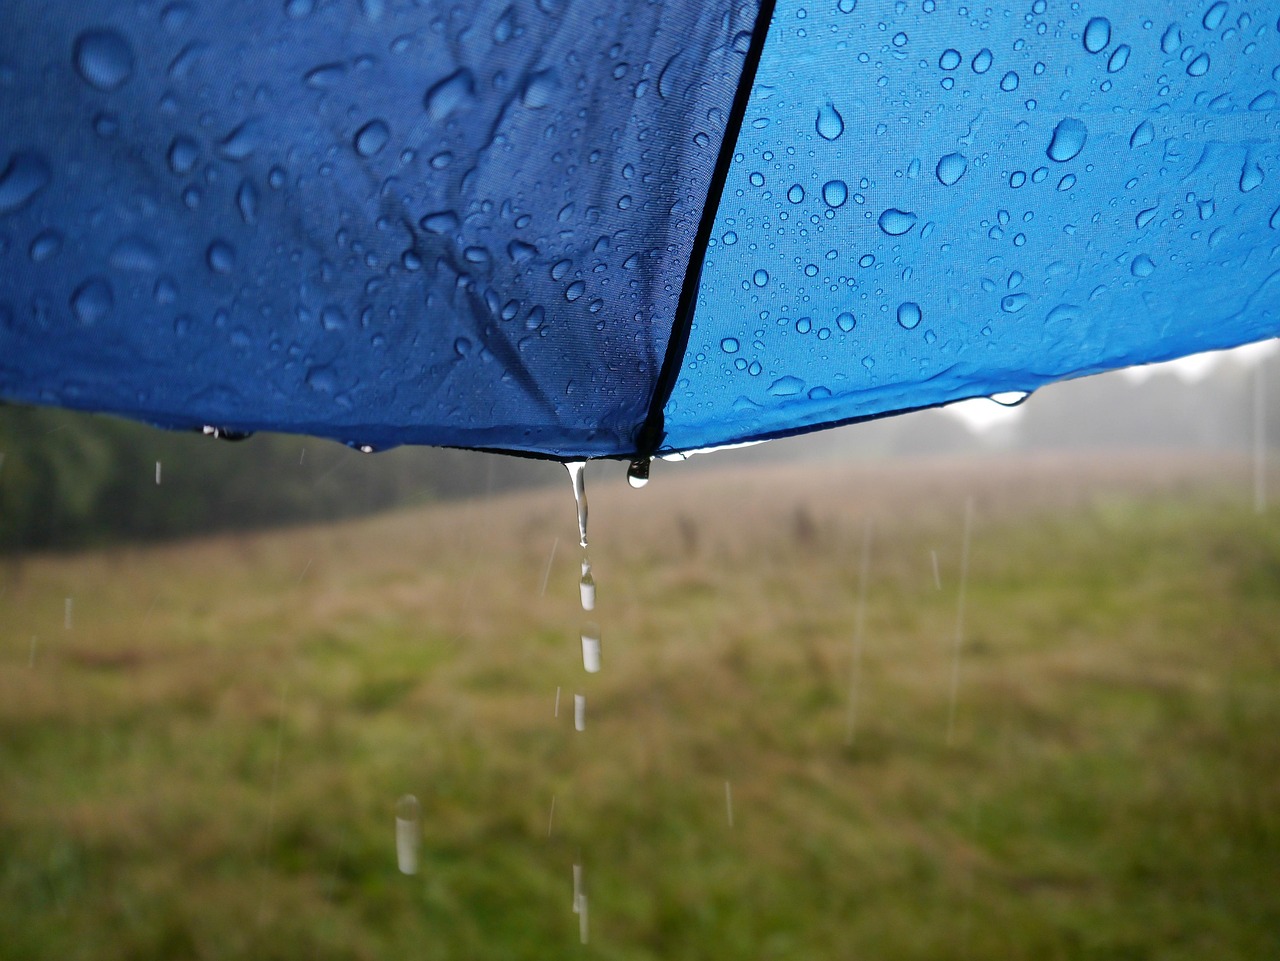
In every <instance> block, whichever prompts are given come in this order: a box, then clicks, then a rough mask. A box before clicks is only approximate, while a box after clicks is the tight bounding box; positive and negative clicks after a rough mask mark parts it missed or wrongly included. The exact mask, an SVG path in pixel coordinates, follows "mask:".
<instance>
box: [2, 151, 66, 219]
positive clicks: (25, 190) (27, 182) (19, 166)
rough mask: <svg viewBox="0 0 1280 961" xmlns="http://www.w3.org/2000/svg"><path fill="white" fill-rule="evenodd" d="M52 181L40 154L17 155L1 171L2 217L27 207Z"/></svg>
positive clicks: (25, 153)
mask: <svg viewBox="0 0 1280 961" xmlns="http://www.w3.org/2000/svg"><path fill="white" fill-rule="evenodd" d="M52 179H53V177H52V174H51V173H50V171H49V165H48V164H47V163H45V161H44V158H43V157H41V156H40V155H39V154H34V153H27V152H19V153H15V154H14V155H13V156H12V157H11V158H10V159H9V163H8V164H7V165H6V166H5V168H4V170H3V171H0V217H2V216H4V215H5V214H11V213H13V212H14V211H15V210H18V209H20V208H21V207H24V206H26V204H28V203H29V202H30V201H31V200H32V198H34V197H35V195H36V194H38V193H39V192H40V191H42V190H44V188H45V187H47V186H49V182H50V181H51V180H52Z"/></svg>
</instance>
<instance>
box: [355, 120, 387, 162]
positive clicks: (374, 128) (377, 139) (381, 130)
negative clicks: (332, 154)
mask: <svg viewBox="0 0 1280 961" xmlns="http://www.w3.org/2000/svg"><path fill="white" fill-rule="evenodd" d="M390 139H391V128H390V127H388V126H387V125H386V123H385V122H384V121H382V120H370V121H369V122H368V123H367V124H365V125H364V126H363V127H361V128H360V129H359V130H357V131H356V135H355V139H354V140H353V144H354V146H355V148H356V153H358V154H359V155H360V156H361V157H373V156H376V155H377V154H378V153H379V152H380V151H381V150H382V148H383V147H385V146H386V145H387V141H388V140H390Z"/></svg>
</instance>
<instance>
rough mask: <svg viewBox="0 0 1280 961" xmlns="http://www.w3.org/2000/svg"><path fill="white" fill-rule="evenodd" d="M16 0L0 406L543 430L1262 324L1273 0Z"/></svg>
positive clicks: (1177, 343) (1002, 388) (506, 438)
mask: <svg viewBox="0 0 1280 961" xmlns="http://www.w3.org/2000/svg"><path fill="white" fill-rule="evenodd" d="M763 9H764V12H763V14H760V13H759V11H760V8H759V7H758V6H757V5H756V4H754V3H732V4H730V3H694V2H683V3H670V4H661V3H655V2H635V0H629V2H616V3H607V4H606V3H587V2H581V0H538V2H499V3H488V2H483V0H477V2H472V3H469V4H462V5H454V4H444V3H432V2H416V3H414V2H408V0H363V2H361V0H329V2H325V0H288V2H258V0H254V2H235V0H222V2H209V3H194V2H192V3H186V2H171V3H159V2H146V0H143V2H139V3H128V4H126V3H118V2H107V0H97V2H77V3H71V2H65V0H63V2H43V3H36V2H34V0H10V2H9V3H8V4H6V6H5V9H4V29H3V31H0V120H2V121H3V123H2V124H0V397H3V398H5V399H7V400H10V401H16V402H29V403H40V404H56V405H62V406H67V407H75V408H82V409H91V410H104V411H110V412H114V413H119V414H124V415H127V416H131V417H136V418H139V419H143V420H147V421H149V422H152V423H158V424H162V425H164V426H171V427H200V426H203V425H211V426H214V427H217V428H220V429H232V430H237V431H249V430H280V431H291V432H300V433H309V434H316V435H320V436H326V437H331V438H335V439H338V440H343V441H348V442H352V443H356V444H361V445H369V446H372V447H385V446H391V445H394V444H402V443H419V444H437V445H449V446H462V447H477V448H487V449H501V450H510V451H515V452H524V453H533V454H540V455H545V456H551V457H557V458H562V459H573V458H580V457H586V456H622V457H626V456H632V455H633V454H635V453H637V452H639V453H642V454H648V453H652V452H654V451H655V450H656V449H659V448H661V449H674V450H687V449H694V448H700V447H706V446H714V445H720V444H726V443H733V442H737V441H742V440H749V439H759V438H764V437H770V436H779V435H782V434H788V433H794V432H797V431H801V430H807V429H812V428H816V427H821V426H827V425H831V424H835V423H841V422H845V421H849V420H855V419H861V418H866V417H874V416H880V415H883V414H886V413H893V412H897V411H902V410H908V409H915V408H919V407H924V406H931V405H936V404H941V403H946V402H949V401H952V400H957V399H960V398H964V397H971V396H978V395H989V394H994V393H1000V392H1006V391H1028V390H1032V389H1034V388H1035V387H1037V386H1039V385H1040V384H1043V383H1046V382H1049V381H1052V380H1057V379H1061V378H1063V377H1070V376H1077V375H1080V374H1084V373H1089V372H1094V371H1099V370H1104V369H1109V368H1113V367H1117V366H1124V365H1127V364H1133V363H1143V362H1149V361H1154V360H1162V359H1167V358H1171V357H1176V356H1180V355H1183V354H1186V353H1191V352H1194V351H1199V350H1206V349H1210V348H1215V347H1226V346H1232V345H1235V344H1238V343H1243V342H1247V341H1251V340H1257V339H1261V338H1264V337H1269V336H1275V335H1276V334H1277V332H1280V253H1278V250H1280V248H1278V247H1277V238H1278V237H1280V235H1278V234H1277V232H1276V230H1275V227H1274V226H1273V225H1280V217H1278V215H1277V214H1276V209H1277V206H1278V205H1280V132H1278V127H1277V124H1280V110H1278V109H1277V108H1278V96H1277V91H1280V25H1278V24H1277V22H1276V11H1275V10H1274V9H1271V8H1269V7H1268V5H1267V4H1265V3H1256V2H1255V3H1246V2H1239V0H1232V2H1230V3H1221V2H1219V3H1203V4H1199V5H1196V6H1194V7H1190V6H1184V5H1175V4H1172V3H1166V2H1157V0H1144V2H1142V3H1125V2H1120V0H1098V2H1095V3H1093V4H1087V5H1086V4H1070V3H1054V2H1050V0H1028V2H1026V3H1018V4H1010V5H1008V6H1006V5H1004V4H999V5H993V6H989V7H988V6H982V7H977V6H971V5H969V4H966V3H952V2H947V0H922V2H921V0H912V2H910V3H906V2H873V0H858V2H856V3H855V2H854V0H830V2H824V3H822V4H810V3H798V2H791V0H782V2H779V3H778V4H777V6H776V9H775V8H774V7H773V5H772V3H766V4H765V6H764V8H763Z"/></svg>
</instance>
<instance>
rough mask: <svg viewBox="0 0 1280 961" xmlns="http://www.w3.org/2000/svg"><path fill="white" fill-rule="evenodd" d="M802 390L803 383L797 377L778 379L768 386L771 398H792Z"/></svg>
mask: <svg viewBox="0 0 1280 961" xmlns="http://www.w3.org/2000/svg"><path fill="white" fill-rule="evenodd" d="M803 390H804V381H802V380H801V379H800V378H799V377H779V378H778V379H777V380H775V381H774V382H773V383H772V384H770V385H769V395H770V396H771V397H794V396H796V395H797V394H799V393H800V392H802V391H803Z"/></svg>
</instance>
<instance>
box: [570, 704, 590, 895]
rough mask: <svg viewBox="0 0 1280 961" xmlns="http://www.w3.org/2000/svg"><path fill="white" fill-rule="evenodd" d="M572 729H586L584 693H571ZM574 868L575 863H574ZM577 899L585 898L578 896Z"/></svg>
mask: <svg viewBox="0 0 1280 961" xmlns="http://www.w3.org/2000/svg"><path fill="white" fill-rule="evenodd" d="M573 729H574V730H575V731H585V730H586V729H587V696H586V695H585V694H575V695H573ZM574 867H575V868H576V867H577V865H574ZM577 900H578V901H582V900H585V898H583V897H582V896H579V898H578V899H577Z"/></svg>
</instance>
